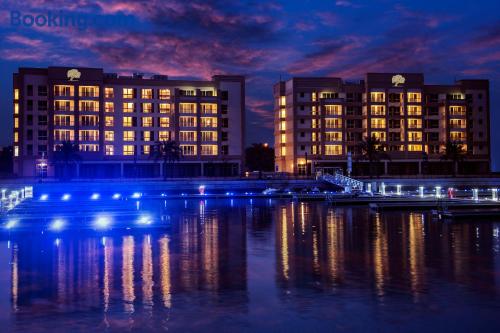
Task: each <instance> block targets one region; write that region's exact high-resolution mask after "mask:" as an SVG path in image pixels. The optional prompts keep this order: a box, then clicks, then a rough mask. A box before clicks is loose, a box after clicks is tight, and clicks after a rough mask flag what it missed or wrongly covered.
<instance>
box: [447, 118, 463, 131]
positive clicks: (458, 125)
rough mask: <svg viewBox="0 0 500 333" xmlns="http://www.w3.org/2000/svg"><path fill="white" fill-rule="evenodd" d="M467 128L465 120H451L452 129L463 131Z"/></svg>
mask: <svg viewBox="0 0 500 333" xmlns="http://www.w3.org/2000/svg"><path fill="white" fill-rule="evenodd" d="M465 127H466V121H465V119H450V128H453V129H459V128H460V129H461V128H465Z"/></svg>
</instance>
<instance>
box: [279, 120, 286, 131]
mask: <svg viewBox="0 0 500 333" xmlns="http://www.w3.org/2000/svg"><path fill="white" fill-rule="evenodd" d="M284 130H286V122H285V121H280V131H284Z"/></svg>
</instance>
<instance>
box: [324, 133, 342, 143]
mask: <svg viewBox="0 0 500 333" xmlns="http://www.w3.org/2000/svg"><path fill="white" fill-rule="evenodd" d="M325 141H342V132H325Z"/></svg>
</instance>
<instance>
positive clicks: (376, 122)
mask: <svg viewBox="0 0 500 333" xmlns="http://www.w3.org/2000/svg"><path fill="white" fill-rule="evenodd" d="M370 125H371V128H385V119H384V118H372V119H371V120H370Z"/></svg>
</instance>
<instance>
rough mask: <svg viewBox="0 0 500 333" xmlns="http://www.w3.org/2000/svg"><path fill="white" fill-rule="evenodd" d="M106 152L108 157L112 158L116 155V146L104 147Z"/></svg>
mask: <svg viewBox="0 0 500 333" xmlns="http://www.w3.org/2000/svg"><path fill="white" fill-rule="evenodd" d="M104 150H105V153H106V155H108V156H112V155H114V154H115V146H113V145H106V146H104Z"/></svg>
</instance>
